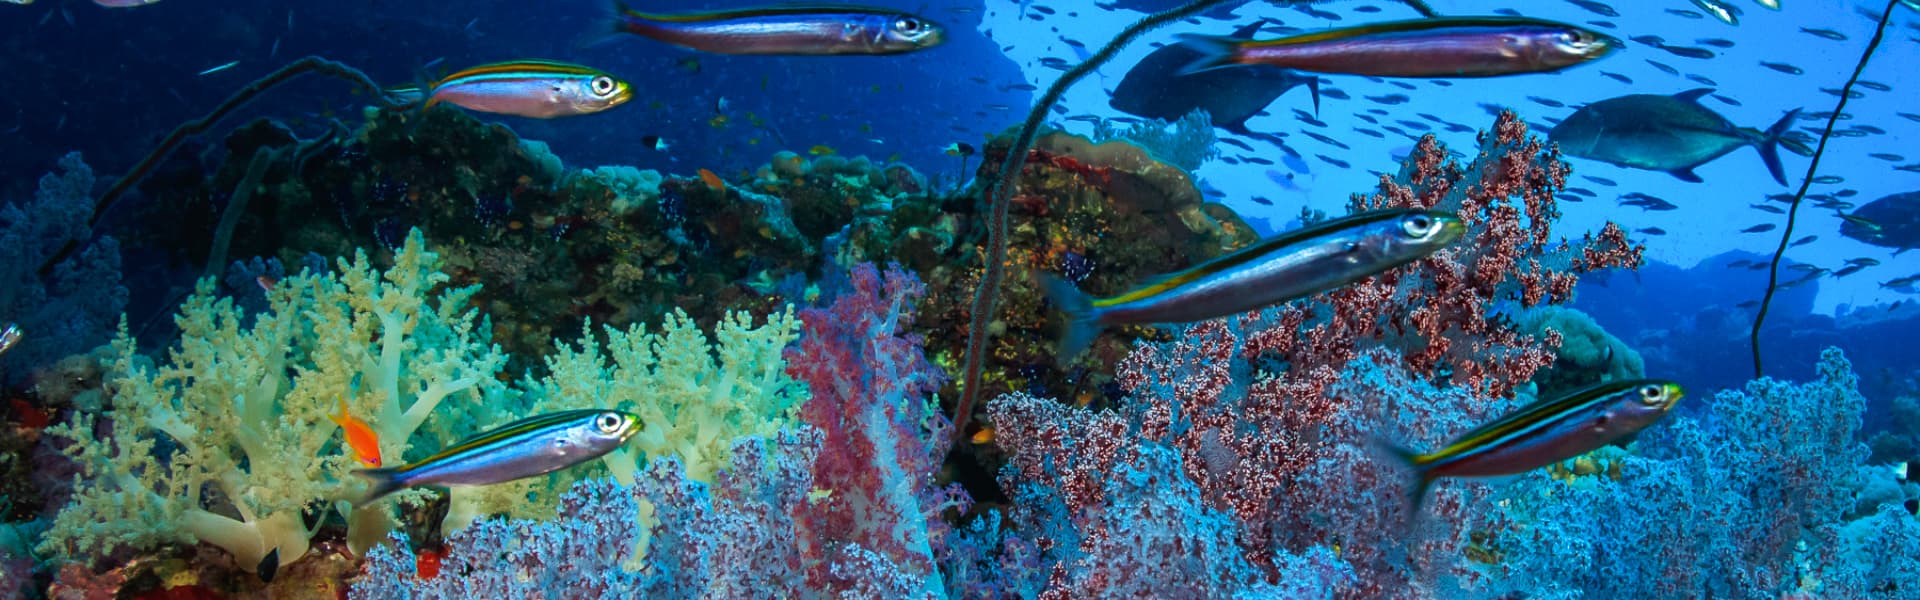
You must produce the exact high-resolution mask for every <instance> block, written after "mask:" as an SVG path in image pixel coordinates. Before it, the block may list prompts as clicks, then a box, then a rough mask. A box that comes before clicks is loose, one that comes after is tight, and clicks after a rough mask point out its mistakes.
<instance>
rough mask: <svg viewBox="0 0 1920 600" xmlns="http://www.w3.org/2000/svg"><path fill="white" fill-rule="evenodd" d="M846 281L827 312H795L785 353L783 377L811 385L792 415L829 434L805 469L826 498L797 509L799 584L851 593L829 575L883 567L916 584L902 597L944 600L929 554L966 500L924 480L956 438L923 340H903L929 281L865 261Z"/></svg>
mask: <svg viewBox="0 0 1920 600" xmlns="http://www.w3.org/2000/svg"><path fill="white" fill-rule="evenodd" d="M847 283H848V285H849V287H848V288H847V289H844V290H840V291H839V294H838V297H836V298H835V299H834V300H833V303H832V305H830V306H828V307H826V308H820V309H807V310H806V311H805V312H803V313H802V314H801V319H802V320H803V321H804V322H805V323H806V334H805V336H804V337H802V338H801V341H800V344H798V345H796V346H794V347H793V348H791V349H789V350H788V352H787V362H788V365H789V366H788V372H790V373H792V374H793V376H794V377H796V378H798V379H801V380H803V381H806V382H807V384H808V386H809V387H810V388H811V389H812V390H813V397H812V398H810V399H808V400H807V403H806V404H805V405H803V406H802V407H801V409H800V418H801V419H802V420H803V421H805V422H806V423H807V424H808V425H811V426H813V427H814V428H815V429H818V430H819V431H821V432H822V433H823V434H824V436H825V439H826V443H825V444H824V445H823V446H822V448H821V450H820V454H819V457H818V459H817V460H816V461H815V462H814V474H813V481H814V485H815V486H816V487H817V488H818V489H821V490H824V491H825V492H826V495H825V496H824V497H822V498H817V499H815V500H814V501H812V502H809V503H807V504H806V505H805V506H804V507H800V508H798V509H797V510H796V512H797V513H798V515H799V518H800V523H799V526H800V528H801V533H802V537H801V539H802V540H805V543H804V544H803V546H802V557H803V559H804V560H806V561H807V562H808V563H809V564H813V565H817V566H815V567H814V568H812V569H810V570H809V571H808V573H807V581H808V583H809V584H810V585H812V586H814V588H815V589H852V588H854V587H855V586H857V585H865V583H866V582H862V581H860V580H858V579H850V578H848V577H847V576H845V575H843V574H840V573H835V572H833V570H834V569H835V568H838V567H839V566H840V565H844V564H849V563H861V562H870V561H872V560H880V561H884V562H883V563H882V564H887V565H891V568H893V569H897V570H898V571H899V572H900V575H899V577H898V578H899V579H902V580H903V581H910V582H917V584H916V585H912V586H909V587H907V589H906V590H905V591H909V592H914V593H915V594H916V595H926V596H932V597H939V596H943V595H945V594H944V592H945V590H946V585H945V584H944V583H943V582H942V581H941V577H940V570H939V568H938V565H937V564H936V563H935V556H934V547H935V545H936V544H938V543H939V542H940V539H941V538H942V537H944V536H945V534H946V529H947V527H946V522H945V520H944V519H943V517H942V513H943V512H945V511H946V510H947V509H956V512H958V513H964V512H965V511H966V509H967V507H968V506H969V504H970V500H969V499H968V498H967V496H966V494H965V493H964V492H961V491H960V490H959V487H958V486H957V485H954V486H949V487H942V486H939V485H937V484H935V483H934V481H933V477H934V474H935V472H936V471H937V470H938V469H939V466H940V462H941V461H942V460H943V459H944V458H945V457H946V454H947V448H948V447H949V444H950V442H951V440H952V438H953V436H952V435H951V428H950V426H949V423H948V422H947V419H946V417H945V416H944V415H943V414H942V413H941V411H940V406H939V402H938V401H937V400H935V399H933V398H934V397H933V393H934V392H936V391H938V390H939V389H940V385H941V384H942V383H943V382H944V380H945V376H944V375H943V374H942V373H941V372H940V371H939V370H938V369H935V368H934V367H933V366H932V365H930V364H928V363H927V359H926V355H925V353H924V352H923V350H922V343H923V339H922V338H921V337H920V336H917V335H911V334H903V332H904V331H907V330H908V328H909V327H911V326H912V324H913V318H914V312H913V310H914V307H913V303H914V302H915V301H916V300H918V299H919V298H920V297H921V296H922V295H923V294H925V293H926V286H924V285H923V284H921V283H920V281H919V279H917V278H915V277H914V276H913V275H912V274H909V273H906V272H904V271H901V270H900V269H899V268H898V267H897V266H895V267H892V268H889V269H888V270H887V272H886V274H885V276H884V277H883V276H882V275H881V273H880V271H879V270H878V269H875V268H874V267H873V265H872V264H870V263H862V264H860V265H856V266H855V267H854V268H853V269H852V272H851V273H850V274H849V275H848V277H847ZM854 550H858V551H859V552H861V553H865V554H867V555H868V556H867V558H865V559H862V558H861V556H860V555H859V554H855V553H853V551H854ZM887 595H888V596H897V595H899V592H894V593H890V594H887Z"/></svg>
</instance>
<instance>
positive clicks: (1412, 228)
mask: <svg viewBox="0 0 1920 600" xmlns="http://www.w3.org/2000/svg"><path fill="white" fill-rule="evenodd" d="M1400 229H1401V230H1402V231H1405V232H1407V235H1409V236H1412V237H1426V235H1427V233H1429V232H1431V231H1433V217H1429V216H1427V215H1410V216H1408V217H1407V218H1406V220H1403V221H1401V222H1400Z"/></svg>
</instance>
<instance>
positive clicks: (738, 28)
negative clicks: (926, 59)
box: [613, 5, 945, 55]
mask: <svg viewBox="0 0 1920 600" xmlns="http://www.w3.org/2000/svg"><path fill="white" fill-rule="evenodd" d="M617 8H618V10H619V14H617V15H615V19H614V23H613V28H614V31H617V32H620V33H631V34H634V35H638V36H641V37H646V38H651V39H655V40H659V41H662V42H666V43H669V44H674V45H676V46H683V47H687V48H692V49H695V50H701V51H705V52H712V53H715V54H798V55H816V54H901V53H905V52H913V51H915V50H924V49H926V48H931V47H933V46H936V45H938V44H939V43H940V42H941V41H942V40H943V39H944V36H945V32H944V30H942V29H941V27H940V25H939V24H937V23H934V22H933V21H929V20H927V19H926V18H924V17H919V16H916V15H912V14H908V13H905V12H901V11H897V10H890V9H882V8H863V7H857V6H832V5H821V6H805V5H794V6H787V5H779V6H768V7H760V8H744V9H736V10H722V11H712V12H700V13H682V14H670V15H656V14H647V13H643V12H640V11H636V10H633V9H631V8H627V7H626V6H625V5H618V6H617Z"/></svg>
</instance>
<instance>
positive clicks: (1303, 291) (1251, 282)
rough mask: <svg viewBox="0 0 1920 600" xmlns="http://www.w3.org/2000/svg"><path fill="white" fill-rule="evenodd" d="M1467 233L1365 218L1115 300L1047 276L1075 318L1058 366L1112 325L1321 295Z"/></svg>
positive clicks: (1054, 296)
mask: <svg viewBox="0 0 1920 600" xmlns="http://www.w3.org/2000/svg"><path fill="white" fill-rule="evenodd" d="M1465 231H1466V225H1464V224H1462V223H1461V222H1460V219H1459V218H1457V217H1455V216H1453V215H1452V214H1449V213H1445V212H1438V211H1427V210H1414V209H1386V210H1376V211H1369V212H1363V213H1359V214H1355V215H1349V216H1347V217H1343V218H1339V219H1333V220H1329V221H1326V222H1324V223H1320V224H1317V225H1314V226H1311V227H1305V228H1301V229H1298V230H1295V231H1290V232H1287V233H1283V234H1280V235H1276V236H1273V237H1270V238H1267V239H1265V240H1262V241H1260V243H1257V244H1254V245H1252V246H1248V247H1246V248H1242V249H1240V250H1237V251H1235V252H1233V253H1230V254H1227V255H1224V256H1220V257H1217V258H1214V259H1213V260H1209V261H1207V262H1204V263H1200V264H1199V265H1196V266H1194V267H1192V268H1189V269H1187V270H1184V271H1178V272H1175V273H1169V274H1167V275H1163V276H1160V277H1156V278H1154V279H1152V280H1150V281H1148V282H1147V283H1146V284H1144V285H1141V286H1140V287H1136V288H1134V289H1132V290H1130V291H1128V292H1126V293H1124V294H1121V295H1118V296H1114V297H1112V298H1092V297H1089V296H1087V295H1086V294H1085V293H1083V292H1081V291H1080V290H1079V288H1076V287H1074V285H1073V284H1072V283H1070V282H1068V281H1066V280H1064V279H1060V278H1059V277H1055V276H1052V275H1046V274H1043V275H1041V278H1042V281H1041V283H1042V284H1043V287H1044V288H1045V290H1046V293H1047V297H1048V298H1049V299H1051V300H1052V301H1053V303H1054V305H1055V306H1058V307H1060V310H1061V311H1062V312H1065V313H1066V314H1067V318H1068V322H1067V327H1066V331H1065V333H1064V334H1063V335H1062V336H1061V339H1060V348H1059V354H1058V355H1057V359H1058V360H1059V362H1060V363H1061V364H1066V363H1068V362H1071V361H1072V360H1073V358H1074V357H1076V356H1078V355H1079V354H1080V352H1081V351H1083V350H1085V349H1086V348H1087V345H1088V344H1091V343H1093V338H1094V336H1096V335H1099V333H1100V330H1101V329H1102V328H1105V327H1106V326H1108V325H1117V324H1122V323H1187V322H1192V321H1204V320H1207V319H1213V318H1217V317H1222V316H1226V315H1231V314H1236V313H1241V312H1246V311H1249V310H1254V309H1257V308H1261V307H1264V306H1269V305H1272V304H1278V303H1281V302H1286V301H1288V300H1292V299H1295V298H1300V297H1304V296H1309V295H1312V294H1317V293H1320V292H1324V291H1327V290H1331V289H1334V288H1338V287H1340V286H1344V285H1347V284H1349V283H1353V282H1355V281H1358V280H1360V279H1364V278H1366V277H1368V276H1371V275H1374V274H1376V273H1379V272H1381V271H1385V270H1387V269H1391V268H1394V267H1397V266H1400V265H1404V264H1407V263H1409V262H1413V261H1415V260H1419V259H1421V258H1423V257H1426V256H1428V255H1430V254H1433V253H1434V252H1437V251H1439V250H1440V249H1441V248H1445V247H1446V246H1447V245H1448V244H1452V243H1453V242H1454V241H1455V240H1458V239H1460V236H1461V235H1462V234H1463V233H1464V232H1465Z"/></svg>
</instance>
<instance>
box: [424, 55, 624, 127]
mask: <svg viewBox="0 0 1920 600" xmlns="http://www.w3.org/2000/svg"><path fill="white" fill-rule="evenodd" d="M426 89H427V90H429V91H427V92H426V93H424V94H422V93H421V92H420V88H401V89H394V90H388V92H389V93H392V94H395V95H397V96H403V97H404V96H409V95H413V96H416V97H418V96H424V97H425V100H426V102H425V103H424V104H423V105H422V106H421V108H422V109H427V108H433V106H434V105H435V104H439V103H441V102H445V103H448V104H452V105H454V106H459V107H461V108H465V109H468V110H476V111H480V112H486V113H498V114H503V115H515V116H521V117H531V118H535V119H551V118H555V117H570V116H575V115H585V114H592V113H597V112H600V111H603V110H607V109H609V108H613V107H615V106H619V105H622V104H626V103H627V101H628V100H631V99H633V88H631V87H629V86H628V85H627V82H625V81H621V80H620V79H618V78H615V77H614V76H612V75H609V74H607V73H606V72H603V71H600V70H598V69H594V68H591V67H583V66H580V65H575V64H568V63H563V62H552V61H544V60H518V61H512V62H503V63H493V64H487V65H480V66H477V67H473V68H470V69H467V70H464V71H460V72H458V73H454V74H452V75H448V76H447V77H446V78H444V79H441V80H440V81H438V82H435V83H434V84H432V85H430V86H426Z"/></svg>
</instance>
